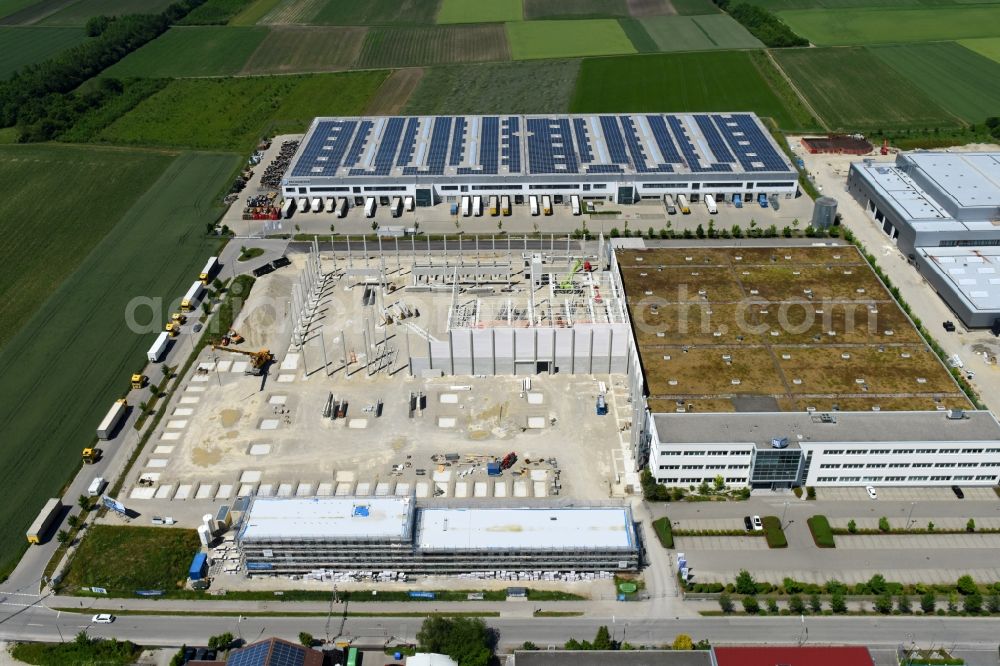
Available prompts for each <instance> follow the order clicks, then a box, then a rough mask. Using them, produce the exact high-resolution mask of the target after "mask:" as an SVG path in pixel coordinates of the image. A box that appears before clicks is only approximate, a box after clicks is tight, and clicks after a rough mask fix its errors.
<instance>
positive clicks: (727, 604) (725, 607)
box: [719, 592, 733, 613]
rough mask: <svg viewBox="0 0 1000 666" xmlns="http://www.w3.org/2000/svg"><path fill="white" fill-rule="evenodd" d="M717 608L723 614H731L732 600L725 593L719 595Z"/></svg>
mask: <svg viewBox="0 0 1000 666" xmlns="http://www.w3.org/2000/svg"><path fill="white" fill-rule="evenodd" d="M719 608H721V609H722V612H723V613H732V612H733V599H732V597H730V596H729V594H727V593H726V592H723V593H722V594H720V595H719Z"/></svg>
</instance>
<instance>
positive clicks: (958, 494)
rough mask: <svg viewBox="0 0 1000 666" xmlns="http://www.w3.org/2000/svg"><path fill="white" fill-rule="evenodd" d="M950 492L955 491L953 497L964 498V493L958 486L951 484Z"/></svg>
mask: <svg viewBox="0 0 1000 666" xmlns="http://www.w3.org/2000/svg"><path fill="white" fill-rule="evenodd" d="M951 492H953V493H955V497H957V498H958V499H965V493H963V492H962V489H961V488H959V487H958V486H952V487H951Z"/></svg>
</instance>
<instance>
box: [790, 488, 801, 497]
mask: <svg viewBox="0 0 1000 666" xmlns="http://www.w3.org/2000/svg"><path fill="white" fill-rule="evenodd" d="M792 492H793V493H795V496H796V497H798V498H799V499H802V487H801V486H795V487H794V488H792Z"/></svg>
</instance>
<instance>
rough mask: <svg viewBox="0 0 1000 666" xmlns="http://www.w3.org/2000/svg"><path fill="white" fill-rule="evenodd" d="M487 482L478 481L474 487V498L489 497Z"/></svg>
mask: <svg viewBox="0 0 1000 666" xmlns="http://www.w3.org/2000/svg"><path fill="white" fill-rule="evenodd" d="M486 486H487V484H486V482H485V481H476V484H475V485H474V486H473V487H472V496H473V497H489V494H488V488H487V487H486Z"/></svg>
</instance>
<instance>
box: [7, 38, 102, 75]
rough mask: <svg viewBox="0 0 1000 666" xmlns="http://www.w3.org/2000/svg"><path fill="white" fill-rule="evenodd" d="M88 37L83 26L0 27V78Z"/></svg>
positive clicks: (81, 41) (49, 56) (79, 42)
mask: <svg viewBox="0 0 1000 666" xmlns="http://www.w3.org/2000/svg"><path fill="white" fill-rule="evenodd" d="M86 39H87V36H86V35H85V34H84V32H83V30H82V29H81V28H35V27H23V28H12V27H0V79H5V78H7V77H8V76H10V75H11V74H13V73H14V72H16V71H17V70H19V69H20V68H22V67H24V66H25V65H31V64H34V63H36V62H41V61H43V60H46V59H47V58H51V57H52V56H54V55H55V54H57V53H59V52H60V51H63V50H65V49H68V48H69V47H71V46H76V45H77V44H81V43H83V42H84V41H85V40H86Z"/></svg>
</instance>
